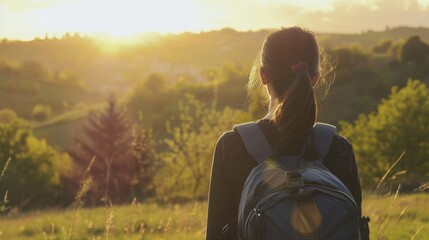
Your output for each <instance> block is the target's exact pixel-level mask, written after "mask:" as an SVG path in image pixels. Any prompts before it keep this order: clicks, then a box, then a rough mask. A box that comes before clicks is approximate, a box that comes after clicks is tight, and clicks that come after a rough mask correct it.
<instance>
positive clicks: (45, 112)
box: [32, 104, 52, 121]
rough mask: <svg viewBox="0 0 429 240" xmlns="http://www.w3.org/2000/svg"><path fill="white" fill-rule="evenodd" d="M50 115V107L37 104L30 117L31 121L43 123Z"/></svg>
mask: <svg viewBox="0 0 429 240" xmlns="http://www.w3.org/2000/svg"><path fill="white" fill-rule="evenodd" d="M51 115H52V110H51V107H50V106H47V105H43V104H37V105H36V106H34V107H33V112H32V116H33V119H35V120H38V121H43V120H46V119H48V118H50V117H51Z"/></svg>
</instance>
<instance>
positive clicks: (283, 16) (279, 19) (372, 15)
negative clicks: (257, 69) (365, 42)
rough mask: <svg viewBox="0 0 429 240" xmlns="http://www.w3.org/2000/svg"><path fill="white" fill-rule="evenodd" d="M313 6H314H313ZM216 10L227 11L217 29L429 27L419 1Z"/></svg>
mask: <svg viewBox="0 0 429 240" xmlns="http://www.w3.org/2000/svg"><path fill="white" fill-rule="evenodd" d="M309 4H310V3H309ZM210 7H213V8H214V9H213V10H214V11H213V12H215V11H216V9H220V10H222V11H223V17H222V18H219V17H218V18H216V19H214V20H213V22H214V23H215V24H216V26H217V27H222V26H230V27H236V28H239V29H257V28H276V27H280V26H291V25H303V26H306V27H308V28H310V29H312V30H314V31H324V32H360V31H362V30H368V29H372V30H381V29H384V28H385V27H386V26H401V25H407V26H423V25H425V26H426V27H429V21H428V19H429V6H428V4H426V5H424V4H422V3H421V2H419V1H417V0H359V1H357V0H354V1H350V0H336V1H335V0H334V1H331V7H330V8H329V9H326V8H325V9H324V10H314V8H308V7H305V6H303V5H294V4H290V3H287V2H285V1H279V0H277V1H276V0H267V1H264V2H261V1H258V0H236V1H234V4H232V2H231V1H227V0H217V1H216V3H215V4H213V6H210Z"/></svg>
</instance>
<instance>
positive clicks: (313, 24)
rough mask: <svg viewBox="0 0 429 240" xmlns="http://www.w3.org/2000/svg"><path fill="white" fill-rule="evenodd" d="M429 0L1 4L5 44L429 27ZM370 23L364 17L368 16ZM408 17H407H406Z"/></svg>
mask: <svg viewBox="0 0 429 240" xmlns="http://www.w3.org/2000/svg"><path fill="white" fill-rule="evenodd" d="M428 3H429V0H390V1H385V0H354V1H346V0H235V1H234V2H231V1H229V0H174V1H173V0H156V1H153V0H152V1H148V0H143V1H138V0H122V1H107V0H19V1H17V0H0V39H2V38H8V39H18V40H31V39H34V38H36V37H39V38H44V37H45V35H46V34H47V35H48V36H51V37H52V36H54V35H55V36H62V35H64V34H65V33H70V34H75V33H79V34H81V35H89V36H94V35H106V36H110V37H112V38H118V39H125V38H130V37H133V36H136V35H139V34H141V33H147V32H157V33H160V34H166V33H180V32H186V31H187V32H200V31H210V30H216V29H221V28H225V27H230V28H234V29H237V30H258V29H262V28H277V27H281V26H290V25H303V26H306V27H308V28H310V29H312V30H313V31H315V32H344V33H357V32H360V31H362V30H368V29H372V30H382V29H384V28H385V27H386V26H391V27H395V26H426V27H429V22H428V21H427V16H429V4H428ZM363 16H365V17H363ZM401 16H404V17H401Z"/></svg>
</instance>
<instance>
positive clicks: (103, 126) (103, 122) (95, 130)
mask: <svg viewBox="0 0 429 240" xmlns="http://www.w3.org/2000/svg"><path fill="white" fill-rule="evenodd" d="M107 105H108V106H107V108H106V109H105V110H104V112H101V113H92V114H90V115H89V117H88V125H86V126H85V127H84V128H83V132H84V135H85V137H82V138H80V139H78V140H77V143H78V149H76V150H74V151H70V154H71V156H72V157H73V159H74V164H75V168H76V170H77V173H78V174H77V175H76V176H73V178H72V180H71V182H72V184H73V185H74V186H75V188H76V186H78V185H79V181H80V180H81V179H82V174H83V173H84V171H85V169H86V168H87V166H88V164H89V162H90V160H91V159H92V158H93V157H95V161H94V163H93V165H92V168H91V169H90V171H89V176H90V177H91V179H92V185H91V187H90V190H89V192H88V196H87V199H88V201H89V204H92V205H94V204H100V203H102V202H104V203H105V204H109V203H110V202H113V203H124V202H129V201H130V200H131V199H132V198H131V193H132V192H133V181H135V179H137V177H136V175H137V174H138V165H137V163H136V159H135V158H134V156H133V152H132V135H131V130H130V128H131V125H130V124H129V123H128V121H127V120H126V117H125V112H124V111H123V110H121V109H118V106H117V102H116V98H115V97H114V96H113V95H112V96H111V97H110V98H109V99H108V102H107ZM140 154H142V153H140Z"/></svg>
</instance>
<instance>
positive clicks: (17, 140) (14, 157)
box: [0, 121, 70, 209]
mask: <svg viewBox="0 0 429 240" xmlns="http://www.w3.org/2000/svg"><path fill="white" fill-rule="evenodd" d="M0 146H1V148H0V169H1V170H3V169H4V168H5V165H6V162H7V160H8V159H9V158H10V161H9V165H8V167H7V169H6V170H5V174H4V176H3V177H2V179H1V181H0V196H2V197H3V196H5V195H6V192H7V199H8V205H9V206H10V207H12V208H13V207H16V208H19V209H27V208H31V207H41V206H48V205H50V204H53V203H55V202H56V200H58V199H57V198H58V196H62V190H61V181H60V177H61V174H62V173H65V171H66V170H67V168H68V166H69V165H70V159H69V157H68V156H67V155H66V154H61V153H60V152H58V151H56V150H55V149H54V148H52V147H51V146H49V145H48V144H47V143H46V142H45V141H44V140H39V139H37V138H36V137H34V136H33V134H32V133H31V130H30V128H29V127H28V126H27V125H25V124H24V123H21V122H16V121H15V122H12V123H9V124H4V123H0Z"/></svg>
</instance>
